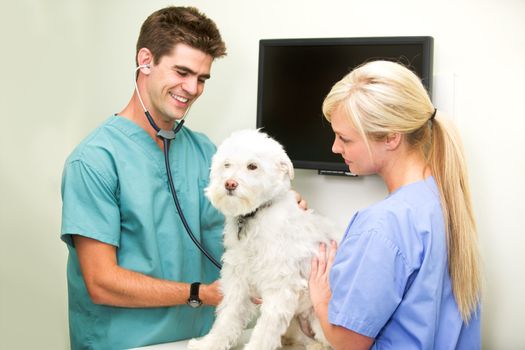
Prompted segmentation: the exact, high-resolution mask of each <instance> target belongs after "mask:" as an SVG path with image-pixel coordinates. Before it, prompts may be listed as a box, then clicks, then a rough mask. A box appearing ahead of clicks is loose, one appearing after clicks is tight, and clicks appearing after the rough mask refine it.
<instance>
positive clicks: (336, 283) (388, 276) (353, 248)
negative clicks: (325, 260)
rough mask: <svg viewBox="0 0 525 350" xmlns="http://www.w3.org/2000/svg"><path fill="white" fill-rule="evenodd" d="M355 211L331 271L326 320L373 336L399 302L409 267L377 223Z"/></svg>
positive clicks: (409, 270)
mask: <svg viewBox="0 0 525 350" xmlns="http://www.w3.org/2000/svg"><path fill="white" fill-rule="evenodd" d="M358 214H359V213H358ZM358 214H356V215H355V216H354V218H353V219H352V221H351V223H350V225H349V229H348V230H347V232H346V233H345V237H344V239H343V241H342V242H341V246H340V247H339V249H338V254H337V257H336V260H335V261H334V265H333V268H332V271H331V282H332V291H333V295H332V300H331V302H330V305H329V320H330V322H331V323H332V324H335V325H339V326H342V327H345V328H347V329H350V330H353V331H355V332H357V333H360V334H363V335H366V336H368V337H375V336H377V334H378V333H379V331H380V330H381V328H382V327H383V326H384V325H385V323H386V322H387V321H388V319H389V318H390V316H391V315H392V313H393V312H394V310H395V309H396V308H397V306H398V305H399V303H400V301H401V299H402V297H403V293H404V288H405V285H406V282H407V280H408V278H409V275H410V273H411V272H412V271H411V269H410V267H409V266H407V264H406V261H405V258H404V257H403V255H402V254H401V252H400V251H399V249H398V248H397V247H396V245H395V244H394V243H393V242H392V241H390V240H389V238H388V237H387V236H386V235H384V234H383V232H381V231H380V225H377V226H376V225H374V226H370V224H369V221H368V220H360V219H359V218H358ZM392 227H395V225H392ZM350 228H351V229H352V232H353V234H349V232H350Z"/></svg>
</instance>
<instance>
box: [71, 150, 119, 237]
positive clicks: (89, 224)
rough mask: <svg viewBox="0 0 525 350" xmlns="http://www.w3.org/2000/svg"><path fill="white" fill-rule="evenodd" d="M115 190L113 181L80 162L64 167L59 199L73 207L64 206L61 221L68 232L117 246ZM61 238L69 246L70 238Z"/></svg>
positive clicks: (115, 184) (117, 224)
mask: <svg viewBox="0 0 525 350" xmlns="http://www.w3.org/2000/svg"><path fill="white" fill-rule="evenodd" d="M116 187H117V183H116V180H115V179H112V178H111V177H110V176H108V175H104V174H102V173H101V172H100V171H98V170H95V169H94V168H92V167H91V166H89V165H88V164H86V163H85V162H83V161H82V160H75V161H73V162H71V163H69V164H67V166H66V167H65V169H64V177H63V183H62V193H63V198H64V199H63V200H64V202H67V203H74V204H73V205H68V206H64V208H63V213H62V215H63V219H62V220H63V221H64V226H67V227H68V228H69V232H78V233H82V235H83V236H86V237H89V238H93V239H96V240H98V241H101V242H104V243H107V244H111V245H114V246H117V247H118V245H119V240H120V225H119V223H120V211H119V206H118V198H116V195H115V191H114V189H115V188H116ZM93 218H97V219H96V220H93ZM62 238H63V239H64V241H65V242H66V243H67V244H69V245H72V239H71V235H65V236H63V237H62Z"/></svg>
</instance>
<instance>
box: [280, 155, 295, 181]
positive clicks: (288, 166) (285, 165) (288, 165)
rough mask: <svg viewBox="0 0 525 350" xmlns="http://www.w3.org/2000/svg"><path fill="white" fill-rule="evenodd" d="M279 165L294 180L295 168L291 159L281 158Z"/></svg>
mask: <svg viewBox="0 0 525 350" xmlns="http://www.w3.org/2000/svg"><path fill="white" fill-rule="evenodd" d="M279 165H280V166H281V169H282V170H283V171H284V172H285V173H286V174H288V177H289V178H290V180H293V177H294V170H293V164H292V162H291V160H290V159H289V158H288V157H286V158H284V159H281V161H280V162H279Z"/></svg>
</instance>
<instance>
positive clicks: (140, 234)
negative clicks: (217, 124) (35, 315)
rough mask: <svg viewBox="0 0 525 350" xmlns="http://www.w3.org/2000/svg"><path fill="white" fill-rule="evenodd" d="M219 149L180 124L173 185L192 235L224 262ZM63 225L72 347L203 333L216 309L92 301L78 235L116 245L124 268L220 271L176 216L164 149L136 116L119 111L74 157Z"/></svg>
mask: <svg viewBox="0 0 525 350" xmlns="http://www.w3.org/2000/svg"><path fill="white" fill-rule="evenodd" d="M215 150H216V148H215V146H214V145H213V143H212V142H211V141H210V140H209V139H208V138H207V137H206V136H204V135H203V134H200V133H196V132H193V131H191V130H189V129H188V128H186V127H183V128H182V129H181V130H180V131H179V132H178V133H177V137H176V138H175V140H173V141H172V144H171V147H170V155H169V156H170V162H171V171H172V174H173V181H174V184H175V188H176V191H177V195H178V198H179V201H180V205H181V208H182V211H183V212H184V215H185V217H186V220H187V221H188V224H189V225H190V227H191V229H192V231H193V233H194V234H195V236H196V237H197V239H199V240H200V241H201V242H202V243H203V245H204V247H206V249H207V250H208V251H209V252H210V253H211V254H212V255H213V256H214V257H215V258H216V259H217V260H219V259H220V257H221V255H222V252H223V245H222V230H223V225H224V218H223V216H222V215H221V214H220V213H219V212H218V211H217V210H216V209H215V208H213V207H212V206H211V204H210V202H209V201H208V200H207V199H206V198H205V196H204V193H203V189H204V188H205V187H206V186H207V185H208V176H209V169H210V164H211V157H212V155H213V154H214V153H215ZM62 200H63V208H62V231H61V238H62V240H63V241H64V242H66V243H67V247H68V250H69V257H68V262H67V279H68V295H69V325H70V339H71V347H72V349H126V348H132V347H139V346H144V345H150V344H157V343H165V342H172V341H176V340H180V339H187V338H191V337H198V336H202V335H204V334H206V333H207V332H208V331H209V329H210V327H211V324H212V323H213V320H214V308H212V307H208V306H203V307H200V308H196V309H193V308H191V307H189V306H186V305H181V306H175V307H163V308H120V307H110V306H103V305H95V304H93V302H92V301H91V299H90V297H89V295H88V293H87V289H86V286H85V284H84V280H83V278H82V274H81V271H80V266H79V263H78V258H77V254H76V250H75V247H74V246H73V241H72V239H71V235H72V234H78V235H82V236H85V237H89V238H93V239H96V240H99V241H101V242H104V243H107V244H111V245H114V246H116V247H117V259H118V264H119V266H121V267H123V268H126V269H129V270H133V271H136V272H140V273H143V274H146V275H149V276H153V277H157V278H161V279H166V280H173V281H178V282H187V283H191V282H196V281H200V282H202V283H210V282H212V281H214V280H216V279H217V278H218V277H219V270H218V269H217V268H216V267H215V266H214V265H212V264H211V263H210V262H209V261H207V259H206V258H205V257H204V256H203V254H202V253H201V252H200V251H199V250H198V249H197V248H196V247H195V245H194V244H193V242H192V241H191V239H190V238H189V237H188V235H187V233H186V231H185V229H184V226H183V225H182V222H181V219H180V217H179V215H178V212H177V209H176V207H175V204H174V201H173V198H172V196H171V193H170V190H169V185H168V181H167V174H166V169H165V164H164V156H163V153H162V150H161V149H160V148H159V147H158V145H157V144H156V143H155V141H154V140H153V139H152V138H151V137H150V136H149V135H148V134H147V133H146V132H145V131H144V130H143V129H142V128H141V127H139V126H138V125H136V124H135V123H133V122H132V121H130V120H128V119H126V118H123V117H119V116H116V115H114V116H112V117H110V118H109V119H108V120H107V121H106V122H105V123H104V124H102V125H101V126H100V127H98V128H97V129H96V130H94V132H92V133H91V134H90V135H89V136H88V137H87V138H86V139H85V140H84V141H83V142H82V143H81V144H80V145H79V146H78V147H77V148H76V149H75V150H74V151H73V152H72V154H71V155H70V156H69V158H68V159H67V161H66V164H65V167H64V173H63V178H62Z"/></svg>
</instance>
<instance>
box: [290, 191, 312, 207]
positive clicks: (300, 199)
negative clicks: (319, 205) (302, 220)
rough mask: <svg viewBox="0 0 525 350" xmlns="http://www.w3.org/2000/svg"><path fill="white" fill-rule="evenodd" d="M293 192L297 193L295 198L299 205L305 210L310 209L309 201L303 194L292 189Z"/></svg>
mask: <svg viewBox="0 0 525 350" xmlns="http://www.w3.org/2000/svg"><path fill="white" fill-rule="evenodd" d="M292 192H293V193H294V194H295V200H296V201H297V205H298V206H299V207H300V208H301V209H304V210H307V209H308V203H307V202H306V200H305V199H304V198H303V197H302V196H301V194H300V193H299V192H297V191H294V190H292Z"/></svg>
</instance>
